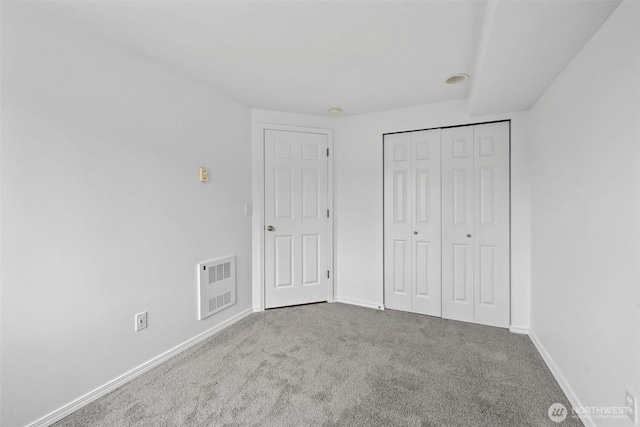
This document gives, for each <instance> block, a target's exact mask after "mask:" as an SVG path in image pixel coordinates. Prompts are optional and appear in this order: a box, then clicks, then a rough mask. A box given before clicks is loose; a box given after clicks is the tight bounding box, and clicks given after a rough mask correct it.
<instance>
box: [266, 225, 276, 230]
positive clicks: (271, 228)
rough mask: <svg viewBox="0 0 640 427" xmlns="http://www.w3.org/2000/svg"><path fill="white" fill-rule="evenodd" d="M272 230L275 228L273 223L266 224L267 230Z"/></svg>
mask: <svg viewBox="0 0 640 427" xmlns="http://www.w3.org/2000/svg"><path fill="white" fill-rule="evenodd" d="M273 230H275V228H273V225H269V226H267V231H273Z"/></svg>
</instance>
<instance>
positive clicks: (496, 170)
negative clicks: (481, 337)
mask: <svg viewBox="0 0 640 427" xmlns="http://www.w3.org/2000/svg"><path fill="white" fill-rule="evenodd" d="M474 138H475V161H474V162H475V167H474V199H475V200H474V204H475V207H476V209H475V213H474V229H475V231H474V237H473V253H474V258H475V260H476V262H475V266H474V275H473V276H474V293H475V322H476V323H482V324H485V325H492V326H501V327H505V328H506V327H509V323H510V321H509V305H510V297H509V293H510V289H509V282H510V273H509V271H510V269H509V253H510V249H509V123H508V122H499V123H489V124H485V125H476V126H474Z"/></svg>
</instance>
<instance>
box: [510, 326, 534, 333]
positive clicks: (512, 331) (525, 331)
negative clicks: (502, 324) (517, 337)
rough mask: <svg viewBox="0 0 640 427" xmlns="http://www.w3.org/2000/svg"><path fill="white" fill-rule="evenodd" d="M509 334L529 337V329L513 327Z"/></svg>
mask: <svg viewBox="0 0 640 427" xmlns="http://www.w3.org/2000/svg"><path fill="white" fill-rule="evenodd" d="M509 332H511V333H513V334H523V335H529V328H525V327H524V326H516V325H511V326H509Z"/></svg>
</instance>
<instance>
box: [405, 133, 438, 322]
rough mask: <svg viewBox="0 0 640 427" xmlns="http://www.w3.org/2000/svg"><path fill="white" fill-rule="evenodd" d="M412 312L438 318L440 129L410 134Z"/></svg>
mask: <svg viewBox="0 0 640 427" xmlns="http://www.w3.org/2000/svg"><path fill="white" fill-rule="evenodd" d="M411 140H412V150H413V156H412V157H413V167H412V175H413V185H412V191H413V194H412V197H411V200H412V202H413V206H412V212H413V226H412V231H413V235H412V236H411V237H412V243H413V245H412V249H413V250H412V274H411V294H412V298H411V311H413V312H414V313H421V314H428V315H431V316H441V314H442V311H441V286H442V281H441V279H442V278H441V257H440V252H441V240H440V235H441V224H440V221H441V204H440V197H441V196H440V193H441V191H440V129H434V130H428V131H420V132H412V133H411Z"/></svg>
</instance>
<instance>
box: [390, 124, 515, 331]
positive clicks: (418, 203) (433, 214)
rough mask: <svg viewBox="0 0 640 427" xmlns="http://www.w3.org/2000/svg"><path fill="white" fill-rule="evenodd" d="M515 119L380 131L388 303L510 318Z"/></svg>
mask: <svg viewBox="0 0 640 427" xmlns="http://www.w3.org/2000/svg"><path fill="white" fill-rule="evenodd" d="M509 260H510V250H509V122H508V121H505V122H495V123H487V124H479V125H469V126H459V127H451V128H444V129H431V130H424V131H415V132H401V133H394V134H386V135H384V297H385V306H386V307H387V308H390V309H396V310H403V311H410V312H414V313H420V314H427V315H431V316H441V317H444V318H448V319H455V320H462V321H467V322H474V323H481V324H486V325H493V326H500V327H508V326H509V306H510V297H509V283H510V282H509V281H510V272H509Z"/></svg>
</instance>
